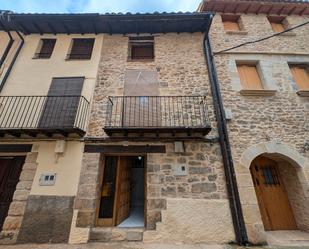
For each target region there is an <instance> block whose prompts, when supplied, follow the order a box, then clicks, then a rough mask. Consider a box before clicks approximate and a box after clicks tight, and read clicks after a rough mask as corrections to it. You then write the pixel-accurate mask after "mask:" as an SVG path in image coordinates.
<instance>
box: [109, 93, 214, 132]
mask: <svg viewBox="0 0 309 249" xmlns="http://www.w3.org/2000/svg"><path fill="white" fill-rule="evenodd" d="M106 112H107V117H106V124H105V127H104V130H105V132H106V133H107V134H108V135H112V134H113V133H122V132H124V133H128V132H134V133H139V132H142V133H145V132H155V133H158V132H170V133H176V132H186V133H192V132H201V133H202V134H203V135H206V134H207V133H208V132H209V131H210V129H211V128H210V123H209V121H208V114H207V105H206V101H205V97H203V96H142V97H140V96H121V97H120V96H119V97H109V98H108V103H107V110H106Z"/></svg>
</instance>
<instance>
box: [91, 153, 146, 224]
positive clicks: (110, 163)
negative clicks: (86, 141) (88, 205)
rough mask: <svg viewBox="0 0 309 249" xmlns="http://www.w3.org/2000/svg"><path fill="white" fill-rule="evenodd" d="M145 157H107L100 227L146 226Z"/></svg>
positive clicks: (101, 200) (99, 211)
mask: <svg viewBox="0 0 309 249" xmlns="http://www.w3.org/2000/svg"><path fill="white" fill-rule="evenodd" d="M144 210H145V157H144V156H106V157H105V160H104V169H103V178H102V188H101V196H100V205H99V210H98V220H97V225H98V226H104V227H114V226H118V227H121V228H133V227H134V228H136V227H144V226H145V223H144V217H145V214H144Z"/></svg>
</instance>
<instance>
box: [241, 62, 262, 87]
mask: <svg viewBox="0 0 309 249" xmlns="http://www.w3.org/2000/svg"><path fill="white" fill-rule="evenodd" d="M237 70H238V74H239V78H240V82H241V85H242V87H243V88H244V89H245V90H261V89H263V84H262V81H261V78H260V75H259V73H258V70H257V68H256V65H250V64H249V65H247V64H240V65H237Z"/></svg>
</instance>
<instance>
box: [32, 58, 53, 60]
mask: <svg viewBox="0 0 309 249" xmlns="http://www.w3.org/2000/svg"><path fill="white" fill-rule="evenodd" d="M48 59H50V57H48V58H40V57H33V58H32V60H48Z"/></svg>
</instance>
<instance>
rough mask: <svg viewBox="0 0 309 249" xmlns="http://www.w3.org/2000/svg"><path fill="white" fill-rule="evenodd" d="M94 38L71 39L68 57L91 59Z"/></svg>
mask: <svg viewBox="0 0 309 249" xmlns="http://www.w3.org/2000/svg"><path fill="white" fill-rule="evenodd" d="M93 45H94V39H93V38H91V39H73V45H72V49H71V53H70V55H69V59H86V60H87V59H88V60H89V59H91V54H92V49H93Z"/></svg>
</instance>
